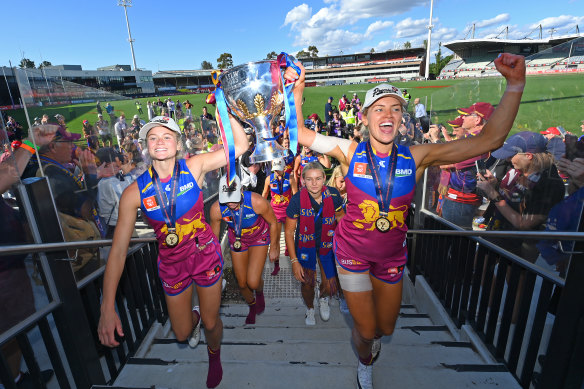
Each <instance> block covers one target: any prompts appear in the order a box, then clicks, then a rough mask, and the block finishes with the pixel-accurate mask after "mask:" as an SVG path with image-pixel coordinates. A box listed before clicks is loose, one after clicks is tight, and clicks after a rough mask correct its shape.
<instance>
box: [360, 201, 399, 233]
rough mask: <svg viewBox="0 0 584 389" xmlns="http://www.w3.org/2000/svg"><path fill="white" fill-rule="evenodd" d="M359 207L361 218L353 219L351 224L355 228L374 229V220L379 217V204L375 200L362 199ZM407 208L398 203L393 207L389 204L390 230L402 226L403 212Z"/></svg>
mask: <svg viewBox="0 0 584 389" xmlns="http://www.w3.org/2000/svg"><path fill="white" fill-rule="evenodd" d="M359 209H360V210H361V213H362V214H363V218H362V219H357V220H355V221H354V222H353V225H354V226H355V227H357V228H360V229H365V230H366V231H373V230H374V229H375V221H376V220H377V219H378V218H379V206H378V205H377V202H375V201H373V200H364V201H363V202H362V203H361V204H359ZM407 210H408V206H407V205H400V206H399V207H397V208H394V207H392V206H391V205H390V206H389V212H388V213H387V219H388V220H389V221H390V223H391V227H390V229H391V230H392V229H394V228H402V227H403V226H404V224H405V213H406V212H407ZM366 225H368V226H366Z"/></svg>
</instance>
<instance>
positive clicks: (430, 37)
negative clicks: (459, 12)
mask: <svg viewBox="0 0 584 389" xmlns="http://www.w3.org/2000/svg"><path fill="white" fill-rule="evenodd" d="M433 11H434V0H431V1H430V23H429V24H428V46H427V47H426V74H425V76H426V80H427V79H428V78H429V77H430V46H432V28H433V27H434V26H433V25H432V13H433Z"/></svg>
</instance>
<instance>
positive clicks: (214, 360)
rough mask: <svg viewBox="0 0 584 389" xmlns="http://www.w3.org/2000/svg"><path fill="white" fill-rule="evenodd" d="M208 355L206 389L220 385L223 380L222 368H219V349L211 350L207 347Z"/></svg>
mask: <svg viewBox="0 0 584 389" xmlns="http://www.w3.org/2000/svg"><path fill="white" fill-rule="evenodd" d="M207 354H209V371H208V373H207V388H215V387H217V386H218V385H219V384H220V383H221V379H222V378H223V367H221V348H218V349H217V350H211V348H210V347H209V346H207Z"/></svg>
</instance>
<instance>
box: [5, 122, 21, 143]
mask: <svg viewBox="0 0 584 389" xmlns="http://www.w3.org/2000/svg"><path fill="white" fill-rule="evenodd" d="M6 132H8V140H9V141H10V142H12V141H14V140H18V141H21V140H22V135H23V133H22V126H21V125H20V123H19V122H17V121H16V119H14V118H13V117H12V116H8V121H7V122H6Z"/></svg>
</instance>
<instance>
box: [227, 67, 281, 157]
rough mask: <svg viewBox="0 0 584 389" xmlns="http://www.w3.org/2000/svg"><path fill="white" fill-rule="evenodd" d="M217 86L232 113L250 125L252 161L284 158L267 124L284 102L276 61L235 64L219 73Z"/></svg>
mask: <svg viewBox="0 0 584 389" xmlns="http://www.w3.org/2000/svg"><path fill="white" fill-rule="evenodd" d="M219 81H220V83H221V88H222V89H223V93H224V95H225V100H226V103H227V106H228V107H229V110H230V112H231V114H232V115H234V116H237V117H238V118H239V119H240V120H242V121H244V122H246V123H248V124H249V125H250V126H252V127H253V129H254V133H255V137H256V146H255V151H254V152H253V154H252V155H251V156H250V161H251V162H252V163H259V162H265V161H271V160H273V159H276V158H284V157H285V156H286V150H284V148H282V147H281V146H280V145H279V144H278V142H276V138H275V137H274V135H273V134H272V129H271V127H270V124H271V123H272V121H273V120H274V119H276V120H277V118H278V116H279V115H280V112H281V111H282V106H283V104H284V86H283V85H282V75H281V73H280V66H279V64H278V62H277V61H259V62H250V63H247V64H244V65H239V66H236V67H233V68H231V69H229V70H227V71H226V72H224V73H221V75H220V76H219Z"/></svg>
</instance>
